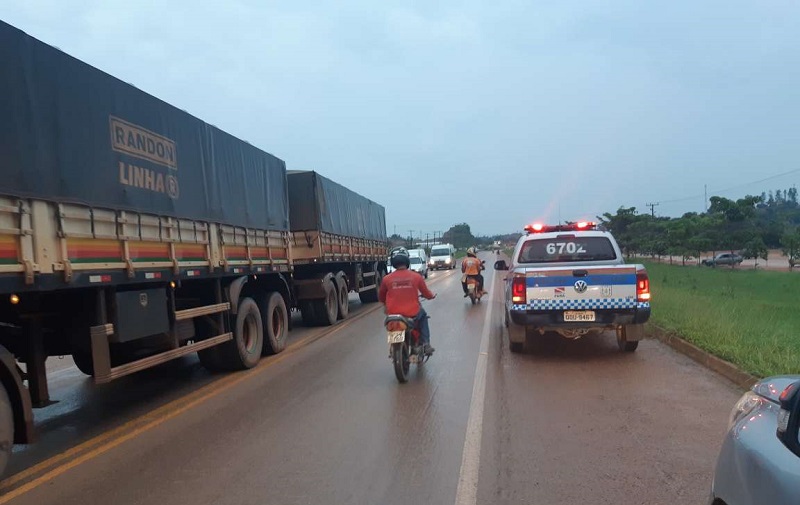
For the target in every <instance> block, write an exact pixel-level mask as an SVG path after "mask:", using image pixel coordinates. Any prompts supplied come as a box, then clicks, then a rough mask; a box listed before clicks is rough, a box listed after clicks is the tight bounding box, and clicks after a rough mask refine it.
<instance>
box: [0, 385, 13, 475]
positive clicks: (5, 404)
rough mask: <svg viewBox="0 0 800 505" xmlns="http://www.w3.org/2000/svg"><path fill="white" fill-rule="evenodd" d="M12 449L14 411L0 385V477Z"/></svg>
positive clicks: (3, 388)
mask: <svg viewBox="0 0 800 505" xmlns="http://www.w3.org/2000/svg"><path fill="white" fill-rule="evenodd" d="M13 447H14V409H13V407H12V406H11V400H10V399H9V398H8V393H7V392H6V388H5V387H3V386H2V385H0V475H3V473H4V472H5V470H6V465H8V460H9V459H11V450H12V449H13Z"/></svg>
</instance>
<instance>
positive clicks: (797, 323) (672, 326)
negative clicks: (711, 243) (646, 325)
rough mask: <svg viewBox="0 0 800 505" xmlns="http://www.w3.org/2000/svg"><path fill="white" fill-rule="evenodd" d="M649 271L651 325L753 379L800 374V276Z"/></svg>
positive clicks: (656, 267)
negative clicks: (717, 358)
mask: <svg viewBox="0 0 800 505" xmlns="http://www.w3.org/2000/svg"><path fill="white" fill-rule="evenodd" d="M646 266H647V270H648V272H649V274H650V283H651V290H652V293H653V302H652V303H653V305H652V306H653V309H652V310H653V312H652V316H651V319H650V320H651V322H653V323H655V324H656V325H658V326H660V327H661V328H664V329H665V330H670V331H673V332H675V333H677V334H678V335H680V336H682V337H683V338H685V339H686V340H688V341H690V342H692V343H693V344H695V345H697V346H699V347H701V348H703V349H705V350H707V351H710V352H711V353H713V354H715V355H717V356H719V357H721V358H723V359H725V360H728V361H730V362H731V363H734V364H736V365H738V366H739V367H741V368H742V369H744V370H746V371H748V372H750V373H752V374H754V375H758V376H768V375H777V374H786V373H795V374H800V276H798V275H792V274H789V273H787V272H769V271H753V270H741V269H730V268H717V269H711V268H702V267H680V266H670V265H664V264H659V263H647V264H646Z"/></svg>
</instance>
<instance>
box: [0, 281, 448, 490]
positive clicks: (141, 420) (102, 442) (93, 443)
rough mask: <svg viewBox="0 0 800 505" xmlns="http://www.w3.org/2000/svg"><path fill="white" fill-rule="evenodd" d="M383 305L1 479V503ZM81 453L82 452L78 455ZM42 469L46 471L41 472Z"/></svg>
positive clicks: (184, 409)
mask: <svg viewBox="0 0 800 505" xmlns="http://www.w3.org/2000/svg"><path fill="white" fill-rule="evenodd" d="M450 274H451V272H450V273H448V274H446V275H445V276H442V277H437V278H436V279H434V280H432V281H431V282H429V283H428V284H434V283H436V282H438V281H441V280H444V279H446V278H447V277H449V276H450ZM381 307H382V305H380V304H379V305H374V306H372V307H370V308H367V309H363V310H361V311H359V312H358V313H356V314H355V315H354V316H353V317H351V318H348V319H347V320H345V321H343V322H342V323H340V324H338V325H336V326H334V327H332V328H330V329H328V330H325V331H321V332H319V333H316V334H312V335H309V336H307V337H305V338H303V339H301V340H299V341H297V342H296V343H294V344H292V345H290V346H289V347H287V348H286V350H284V351H283V352H282V353H280V354H278V355H277V356H274V357H272V358H270V359H267V360H263V361H261V362H260V363H259V364H258V365H256V366H255V367H254V368H252V369H251V370H249V371H244V372H240V373H237V374H232V375H228V376H225V377H222V378H221V379H218V380H215V381H214V382H212V383H210V384H207V385H205V386H203V387H201V388H199V389H197V390H196V391H193V392H191V393H189V394H187V395H186V396H183V397H181V398H178V399H176V400H173V401H171V402H169V403H167V404H166V405H162V406H161V407H158V408H157V409H155V410H152V411H150V412H148V413H147V414H144V415H142V416H140V417H138V418H136V419H133V420H131V421H128V422H126V423H124V424H122V425H120V426H118V427H116V428H114V429H112V430H109V431H107V432H105V433H103V434H100V435H98V436H96V437H94V438H92V439H90V440H87V441H86V442H83V443H81V444H79V445H76V446H75V447H72V448H70V449H68V450H66V451H64V452H62V453H60V454H57V455H55V456H53V457H51V458H49V459H47V460H45V461H42V462H41V463H38V464H36V465H34V466H32V467H30V468H28V469H26V470H23V471H22V472H19V473H17V474H15V475H13V476H11V477H9V478H8V479H6V480H4V481H2V482H0V493H3V492H5V491H7V490H10V491H9V492H8V493H7V494H4V495H3V496H0V505H3V504H5V503H8V502H9V501H11V500H13V499H14V498H16V497H18V496H21V495H23V494H25V493H27V492H28V491H31V490H33V489H35V488H36V487H38V486H40V485H42V484H44V483H46V482H49V481H51V480H53V479H55V478H56V477H58V476H59V475H62V474H63V473H65V472H67V471H68V470H70V469H72V468H75V467H76V466H78V465H81V464H83V463H85V462H86V461H89V460H91V459H93V458H95V457H97V456H99V455H101V454H103V453H105V452H107V451H109V450H111V449H113V448H114V447H117V446H119V445H120V444H122V443H124V442H126V441H128V440H130V439H132V438H135V437H137V436H139V435H140V434H142V433H144V432H145V431H148V430H150V429H152V428H154V427H156V426H158V425H160V424H163V423H164V422H166V421H168V420H170V419H172V418H174V417H176V416H178V415H180V414H182V413H184V412H186V411H187V410H189V409H191V408H193V407H196V406H198V405H200V404H201V403H204V402H205V401H207V400H210V399H211V398H214V397H215V396H217V395H219V394H220V393H223V392H225V391H227V390H228V389H230V388H232V387H234V386H236V385H238V384H240V383H242V382H244V381H245V380H247V379H251V378H253V377H255V376H256V375H259V374H260V373H262V372H263V371H264V370H266V369H267V368H268V367H270V366H273V365H276V364H278V363H280V362H281V361H284V360H285V359H287V358H289V357H290V356H293V355H294V354H296V353H297V352H298V351H300V350H301V349H303V348H304V347H306V346H308V345H310V344H311V343H313V342H315V341H317V340H319V339H321V338H323V337H326V336H329V335H332V334H334V333H337V332H339V331H340V330H342V329H344V328H347V327H348V326H350V324H351V323H354V322H356V321H358V320H360V319H362V318H364V317H366V316H367V315H368V314H371V313H373V312H375V311H376V310H378V309H380V308H381ZM81 453H83V454H81ZM65 460H69V461H68V462H67V463H65V464H63V465H60V466H56V465H59V464H60V463H61V462H63V461H65ZM54 466H55V467H56V468H53V469H52V470H49V471H47V470H48V469H49V468H52V467H54ZM42 472H45V473H42ZM39 473H42V475H40V476H39V477H37V478H35V479H33V480H30V481H29V482H28V483H26V484H24V485H22V486H19V487H17V488H14V486H15V485H17V484H19V483H20V482H24V481H26V480H28V479H31V478H33V477H34V476H35V475H37V474H39Z"/></svg>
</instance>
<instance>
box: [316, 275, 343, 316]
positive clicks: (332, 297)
mask: <svg viewBox="0 0 800 505" xmlns="http://www.w3.org/2000/svg"><path fill="white" fill-rule="evenodd" d="M322 289H323V291H325V298H322V299H320V300H314V301H313V302H312V304H313V305H314V313H315V314H316V316H317V324H320V325H322V326H333V325H334V324H336V316H338V314H339V297H338V296H336V286H334V285H333V281H331V280H327V281H325V284H323V286H322Z"/></svg>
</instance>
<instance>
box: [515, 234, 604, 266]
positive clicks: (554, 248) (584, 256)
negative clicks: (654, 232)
mask: <svg viewBox="0 0 800 505" xmlns="http://www.w3.org/2000/svg"><path fill="white" fill-rule="evenodd" d="M614 259H617V254H616V252H615V251H614V246H613V245H612V244H611V241H610V240H609V239H608V238H607V237H575V236H566V237H554V238H537V239H533V240H528V241H527V242H525V243H524V244H522V248H520V251H519V257H518V258H517V261H518V262H519V263H559V262H569V261H604V260H614Z"/></svg>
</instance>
